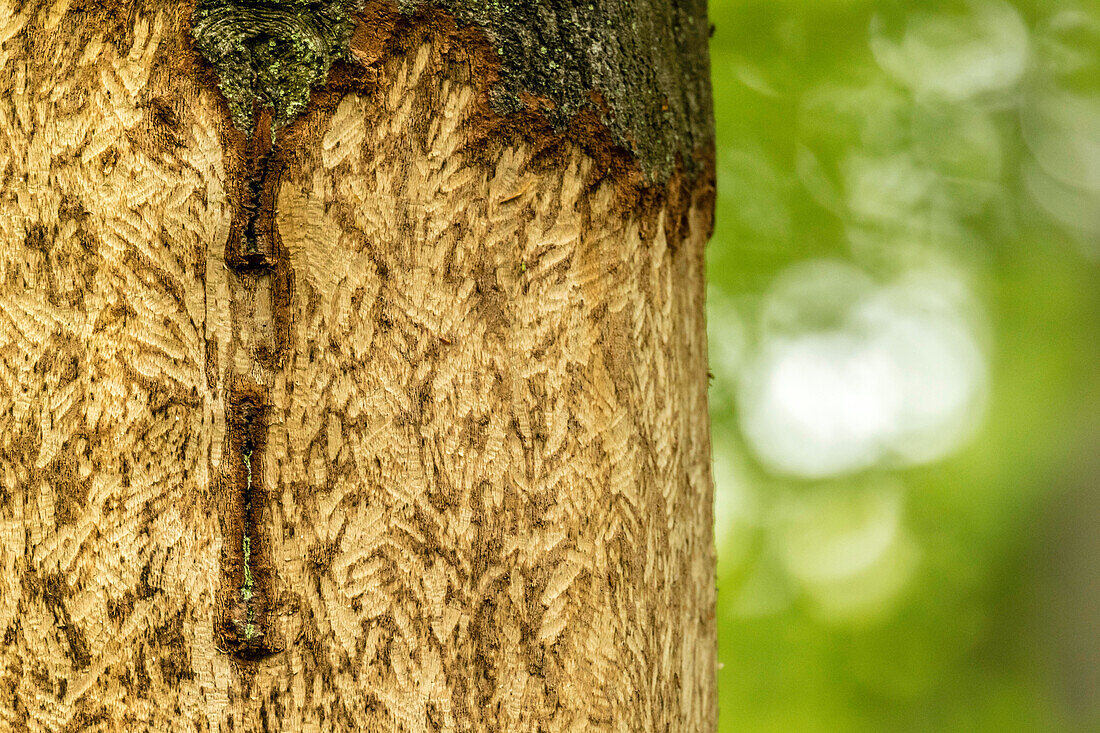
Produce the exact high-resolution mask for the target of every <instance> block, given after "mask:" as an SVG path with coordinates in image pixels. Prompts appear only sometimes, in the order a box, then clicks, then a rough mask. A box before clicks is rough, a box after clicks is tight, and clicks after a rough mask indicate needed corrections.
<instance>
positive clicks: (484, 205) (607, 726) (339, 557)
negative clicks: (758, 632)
mask: <svg viewBox="0 0 1100 733" xmlns="http://www.w3.org/2000/svg"><path fill="white" fill-rule="evenodd" d="M77 6H78V3H75V2H74V3H72V4H70V3H68V2H65V1H64V0H62V1H61V2H58V3H56V4H53V5H50V4H45V3H37V2H28V3H25V4H23V5H21V6H16V5H13V4H12V3H11V2H10V0H0V44H2V45H0V632H2V633H3V635H4V641H5V643H4V645H3V647H2V648H0V729H10V730H31V731H47V730H48V731H59V730H112V731H113V730H141V729H146V728H148V729H156V730H219V731H229V730H237V731H241V730H261V729H264V726H266V729H270V730H281V731H309V730H408V731H430V730H456V731H465V730H494V731H535V730H548V731H572V730H616V731H618V730H621V731H657V730H676V731H705V730H711V729H713V727H714V720H715V719H714V716H715V701H714V665H715V657H714V655H715V651H714V631H715V627H714V618H713V611H714V555H713V542H712V536H711V498H712V497H711V492H712V490H711V483H710V471H709V448H708V443H709V440H708V426H707V413H706V377H705V375H706V348H705V333H704V325H703V245H704V241H705V238H706V234H707V230H708V227H709V213H710V212H709V210H708V209H707V206H708V204H707V203H706V202H700V203H699V204H698V205H696V206H693V207H692V208H690V210H689V213H688V218H689V224H690V226H689V229H688V231H687V233H686V236H685V237H684V238H683V240H682V241H680V242H678V243H676V244H677V246H676V247H675V248H670V247H669V242H668V238H667V237H666V235H665V220H664V217H663V216H662V215H660V213H659V212H649V211H638V212H623V211H621V208H620V207H618V206H617V205H616V196H615V194H616V191H615V189H614V186H615V184H614V183H613V182H610V181H605V182H604V183H601V184H599V185H596V186H595V187H594V188H590V187H589V186H587V185H586V184H585V181H587V180H591V177H590V176H589V175H588V174H589V173H590V168H591V166H592V165H593V162H592V160H591V159H589V158H588V157H586V156H585V155H584V154H583V153H582V152H581V151H580V149H579V148H577V149H569V150H567V154H566V156H565V162H564V163H563V164H562V165H561V166H559V167H558V168H557V169H556V170H551V171H547V170H546V169H545V167H539V166H535V165H534V164H533V163H532V160H531V159H532V155H533V153H532V150H531V149H530V148H529V147H527V146H526V145H524V144H521V143H516V144H514V145H509V146H505V147H504V148H503V150H502V151H501V152H500V153H499V155H497V156H495V159H494V160H493V161H491V162H490V163H489V164H486V163H484V162H478V163H473V162H471V161H468V160H466V159H465V157H464V155H463V153H462V152H461V151H462V144H463V142H464V140H465V137H466V134H467V133H466V129H467V123H468V121H469V119H470V118H471V116H472V115H473V114H474V111H475V105H476V102H477V95H478V91H477V86H476V85H475V84H474V83H473V82H472V80H470V79H468V78H467V76H466V75H467V74H468V70H467V69H465V68H463V67H462V66H460V65H449V64H446V63H444V61H443V58H442V56H440V55H439V52H438V49H437V47H436V46H435V45H432V44H430V43H428V44H425V45H423V46H421V47H420V48H419V49H418V50H416V51H415V52H414V53H410V54H408V55H403V56H398V57H395V58H391V59H389V60H388V61H386V62H385V64H384V66H383V67H382V71H381V75H380V81H379V84H380V87H379V89H380V91H379V92H378V93H377V94H369V93H366V92H364V93H363V94H349V95H347V96H346V97H344V98H343V99H342V100H340V101H339V103H338V105H336V106H335V109H329V110H327V111H325V110H320V109H319V110H315V111H314V112H312V113H311V114H310V117H309V118H308V119H307V120H305V121H304V123H303V129H304V130H305V132H303V133H302V134H301V135H299V136H298V137H297V138H295V142H294V144H295V145H296V146H297V147H296V149H295V153H294V156H293V162H294V165H292V166H288V168H287V169H286V171H285V172H284V173H283V174H282V178H281V181H280V184H279V187H278V193H277V204H276V211H277V214H276V226H277V228H278V232H279V235H280V237H281V242H282V245H281V246H282V252H281V253H280V254H281V256H283V257H284V258H285V264H286V266H287V267H288V268H289V273H290V277H291V280H292V283H293V287H292V289H291V296H292V297H291V299H290V301H289V304H288V305H287V306H286V309H287V314H286V315H287V316H288V321H287V322H288V324H289V325H288V328H289V332H288V336H287V339H286V343H285V344H284V345H283V346H282V347H281V349H275V351H277V352H278V354H277V358H276V359H274V360H273V361H272V360H268V361H265V360H264V359H262V358H258V357H257V353H256V347H257V345H263V344H268V346H264V348H272V347H270V344H269V342H270V340H271V338H273V337H271V336H270V334H263V333H259V331H260V330H262V329H264V328H273V327H274V326H273V325H272V324H274V323H275V320H276V319H275V315H274V310H276V309H277V308H278V307H281V306H279V305H278V304H273V302H272V297H271V295H270V293H271V286H270V285H265V281H264V278H265V277H268V276H266V275H264V276H258V277H256V276H248V277H249V278H251V279H248V280H246V279H245V276H244V275H242V274H241V273H240V272H237V271H234V270H233V269H232V267H230V266H229V264H227V263H226V261H225V254H226V253H225V243H226V240H227V238H228V237H229V231H230V226H231V223H232V217H233V211H232V206H231V202H230V199H229V196H228V194H227V190H229V188H230V180H229V179H230V176H231V175H233V173H232V172H231V170H230V169H231V168H232V166H230V165H229V163H228V158H227V157H226V153H225V149H224V147H223V145H224V132H225V125H226V124H227V122H226V119H225V115H224V109H223V107H222V106H221V102H220V100H219V99H218V98H217V95H216V91H214V90H213V89H212V88H211V87H210V86H209V85H208V84H205V83H204V82H202V81H200V80H199V79H198V78H197V77H196V75H195V74H193V73H181V71H180V67H179V58H181V55H182V54H185V53H186V40H185V36H184V34H183V31H182V30H181V29H182V28H185V27H186V26H185V24H184V23H181V21H180V18H179V12H180V11H179V10H178V9H177V8H176V6H174V5H173V6H169V5H168V4H167V3H164V4H157V3H150V4H148V5H145V4H136V5H133V6H130V7H132V17H123V18H121V19H118V20H117V25H115V26H108V25H107V21H105V20H104V16H101V15H96V14H95V13H94V12H87V13H77V12H74V11H76V10H79V9H81V8H80V7H77ZM158 8H159V10H158ZM120 28H121V29H122V30H120ZM241 378H247V379H248V380H250V381H251V382H252V383H254V384H256V385H258V386H259V387H261V388H262V389H263V390H265V391H266V395H267V398H268V400H269V408H268V410H269V428H268V433H267V444H266V446H265V447H264V450H263V457H262V460H263V461H264V463H263V471H262V473H261V474H259V475H261V476H262V480H263V482H264V486H263V489H264V490H265V492H266V498H265V507H266V509H265V514H264V516H263V522H262V529H263V531H264V532H265V533H266V534H265V537H266V542H267V543H268V546H267V549H266V550H265V551H266V552H268V553H269V554H270V561H271V567H272V572H273V574H274V575H273V577H274V580H273V584H274V587H273V592H272V598H271V602H272V604H273V606H272V608H273V610H272V616H271V619H270V624H269V629H268V633H270V634H272V635H273V637H274V638H277V639H278V641H279V646H280V647H281V648H283V651H280V652H278V653H275V654H273V655H271V656H267V657H265V658H264V659H262V660H259V661H241V660H238V659H236V658H234V657H233V656H232V655H230V654H227V653H225V651H224V650H223V649H220V648H219V647H223V646H224V645H223V643H222V640H221V637H220V635H219V632H218V627H217V623H218V613H219V611H218V603H219V600H218V599H219V594H220V593H224V592H225V590H224V588H222V584H223V578H224V577H225V576H224V575H223V571H224V568H223V537H224V534H225V527H224V521H219V512H221V513H222V519H223V520H224V512H225V502H226V497H225V495H224V487H225V486H226V481H227V477H228V476H229V475H230V474H231V473H232V470H233V467H232V466H229V465H227V459H226V455H227V453H226V451H227V448H228V445H229V442H228V435H227V405H226V398H227V390H228V389H229V388H230V386H231V384H232V383H233V382H234V380H237V379H241Z"/></svg>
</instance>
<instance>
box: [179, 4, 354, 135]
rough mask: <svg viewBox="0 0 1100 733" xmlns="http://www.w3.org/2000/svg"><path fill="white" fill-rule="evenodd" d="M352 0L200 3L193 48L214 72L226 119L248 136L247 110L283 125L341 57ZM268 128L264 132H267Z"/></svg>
mask: <svg viewBox="0 0 1100 733" xmlns="http://www.w3.org/2000/svg"><path fill="white" fill-rule="evenodd" d="M360 5H361V2H360V0H268V1H266V2H265V1H263V0H200V1H199V4H198V7H196V8H195V14H194V17H193V22H192V29H191V32H192V36H193V37H194V40H195V47H196V48H197V49H198V50H199V52H200V53H202V55H203V56H204V57H205V58H206V60H207V61H209V62H210V63H211V64H212V65H213V66H214V68H215V69H216V70H217V72H218V76H219V77H220V84H219V86H220V88H221V91H222V94H223V95H224V96H225V99H226V101H227V102H228V104H229V113H230V116H231V117H232V119H233V124H234V125H236V126H237V127H238V128H240V129H241V130H244V131H245V132H249V133H251V131H252V128H253V126H254V124H255V118H254V114H255V112H254V110H255V108H256V105H259V107H261V108H264V107H269V108H271V109H272V117H273V121H274V127H277V126H282V125H286V124H287V123H289V122H290V121H292V120H293V119H294V118H295V117H297V116H298V115H299V114H300V113H301V112H302V111H303V110H304V109H305V107H306V105H307V104H308V102H309V95H310V91H311V90H312V89H313V88H314V87H316V86H319V85H321V84H323V83H324V81H325V78H326V76H327V75H328V70H329V67H331V66H332V64H333V62H335V61H336V60H338V59H342V58H346V57H347V54H348V44H349V40H350V38H351V32H352V29H353V27H354V15H355V13H356V11H357V10H358V8H359V6H360ZM274 127H273V129H272V133H273V134H274Z"/></svg>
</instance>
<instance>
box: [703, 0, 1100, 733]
mask: <svg viewBox="0 0 1100 733" xmlns="http://www.w3.org/2000/svg"><path fill="white" fill-rule="evenodd" d="M710 14H711V22H712V23H713V24H714V26H715V32H714V35H713V38H712V45H711V63H712V74H713V79H714V93H715V104H716V116H717V126H718V131H717V132H718V149H717V174H718V211H717V223H716V229H715V234H714V238H713V240H712V242H711V244H710V245H709V250H708V268H709V306H708V308H709V312H708V318H709V331H710V350H711V364H712V371H713V374H714V379H713V381H712V385H711V413H712V421H713V442H714V455H715V481H716V489H717V506H716V538H717V542H718V548H719V576H718V594H719V595H718V599H719V600H718V632H719V662H720V664H721V665H722V667H721V669H720V671H719V673H718V679H719V682H718V684H719V709H720V713H719V721H720V722H719V729H720V730H721V731H730V732H732V731H737V732H738V733H753V732H757V731H759V732H765V731H768V732H771V731H775V732H779V731H783V732H787V731H823V732H826V731H1092V730H1100V691H1097V690H1096V689H1093V688H1092V684H1093V683H1100V678H1098V677H1097V674H1098V673H1097V669H1096V668H1097V667H1100V608H1096V607H1093V605H1092V604H1093V602H1095V603H1098V604H1100V596H1098V592H1097V588H1098V587H1100V557H1095V556H1093V555H1095V554H1096V553H1090V552H1089V548H1095V547H1096V544H1095V543H1091V544H1090V542H1088V541H1082V540H1081V539H1080V535H1081V534H1082V533H1084V536H1085V537H1086V538H1087V537H1088V536H1089V533H1090V532H1092V533H1094V534H1097V535H1100V516H1098V515H1097V514H1096V511H1097V510H1096V507H1098V506H1100V501H1094V498H1095V496H1096V492H1098V491H1100V465H1098V464H1097V463H1096V462H1095V461H1094V460H1093V458H1092V457H1093V456H1094V455H1097V454H1100V410H1098V407H1100V379H1097V377H1098V376H1100V366H1098V365H1100V266H1098V263H1097V258H1098V257H1100V4H1098V3H1096V2H1071V1H1070V0H1018V1H1017V2H1011V3H1010V2H1007V1H1006V0H951V1H949V2H948V1H943V2H941V1H940V0H927V1H925V2H920V3H906V2H890V1H887V0H877V1H876V0H711V7H710ZM930 274H931V277H929V275H930ZM929 282H935V283H939V284H938V285H936V286H935V287H931V286H929V287H926V284H927V283H929ZM914 283H916V285H914ZM921 283H925V285H921ZM944 283H946V285H944ZM921 288H925V289H924V290H921ZM945 293H947V294H946V295H945ZM883 303H885V304H886V306H883ZM971 353H974V354H977V355H978V357H977V361H978V362H980V363H975V359H974V358H972V357H970V356H968V355H969V354H971ZM780 372H781V373H780ZM799 390H803V391H805V393H806V394H805V395H803V394H802V392H800V391H799ZM943 395H949V396H951V399H947V397H943ZM940 397H943V400H941V402H942V405H941V404H940V403H939V402H937V400H938V399H939V398H940ZM887 398H890V399H892V400H894V402H891V403H890V404H889V405H886V406H884V402H885V401H887ZM895 403H896V404H895ZM807 404H809V405H810V406H809V407H806V405H807ZM887 408H889V409H887ZM815 451H816V452H815ZM842 451H847V453H844V455H840V453H841V452H842ZM834 459H835V460H834ZM1082 523H1083V524H1082ZM1082 548H1084V549H1082ZM1090 589H1091V590H1090Z"/></svg>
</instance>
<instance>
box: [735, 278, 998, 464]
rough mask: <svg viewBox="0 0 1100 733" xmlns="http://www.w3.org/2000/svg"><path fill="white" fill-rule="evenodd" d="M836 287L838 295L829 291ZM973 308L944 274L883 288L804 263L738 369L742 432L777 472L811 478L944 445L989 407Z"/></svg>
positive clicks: (774, 301) (933, 455)
mask: <svg viewBox="0 0 1100 733" xmlns="http://www.w3.org/2000/svg"><path fill="white" fill-rule="evenodd" d="M800 283H801V285H802V287H799V284H800ZM830 286H831V288H832V291H831V292H833V295H832V296H829V295H824V294H822V293H825V292H827V291H830ZM808 293H809V294H813V293H819V294H821V295H819V296H818V297H817V298H807V294H808ZM975 308H976V306H974V305H973V301H972V299H971V298H969V296H968V293H967V291H966V289H965V287H963V285H962V284H961V283H960V282H959V281H958V280H957V279H954V278H952V277H950V276H949V275H944V274H940V273H913V274H910V275H908V276H906V277H903V278H902V279H900V280H899V281H897V282H895V283H893V284H890V285H887V286H883V287H877V286H874V285H872V284H869V279H868V278H866V276H865V275H863V274H862V273H861V272H860V271H859V270H858V269H856V268H854V267H851V266H847V265H844V264H842V263H836V262H828V261H827V262H821V261H815V262H810V263H805V264H803V265H800V266H797V267H796V268H794V271H793V272H792V273H788V275H786V276H785V277H783V278H781V281H780V282H779V283H778V284H777V287H776V288H775V289H773V291H772V292H771V293H770V294H769V297H768V303H767V304H766V306H765V308H764V313H765V319H764V320H765V326H764V328H763V332H762V334H761V341H760V344H759V347H758V348H757V350H756V351H755V353H753V354H752V355H751V356H750V357H749V358H747V359H746V362H745V365H744V368H743V370H742V376H741V380H740V384H739V389H738V408H739V413H738V414H739V418H740V424H741V429H742V433H743V435H744V437H745V439H746V442H747V443H748V445H749V447H750V448H751V449H752V451H753V452H754V454H755V455H756V457H757V458H758V460H759V461H760V462H761V463H762V464H763V465H764V466H765V467H766V468H768V469H769V470H770V471H772V472H773V473H777V474H783V475H790V476H795V477H799V478H806V479H821V478H829V477H835V476H841V475H845V474H852V473H856V472H859V471H862V470H866V469H869V468H872V467H875V466H884V467H899V466H908V465H916V464H921V463H928V462H931V461H935V460H938V459H940V458H942V457H944V456H946V455H948V454H949V453H950V452H952V451H953V450H955V449H956V448H958V447H959V446H960V445H961V444H962V443H963V442H964V441H965V440H966V439H967V438H968V437H969V436H970V435H971V434H972V433H973V431H974V429H975V428H976V427H977V426H978V424H979V422H980V420H981V417H982V414H983V413H984V406H985V402H986V393H987V388H988V368H987V365H986V358H985V355H984V353H983V350H982V349H981V347H980V344H979V339H978V334H977V329H976V328H975V327H974V326H973V325H972V321H973V320H974V316H975V314H974V309H975ZM775 313H781V314H783V318H782V319H777V318H776V317H775V315H774V314H775ZM768 314H771V315H768ZM800 314H801V315H800ZM797 323H801V324H803V326H802V330H801V331H799V330H797V328H796V327H795V325H794V324H797Z"/></svg>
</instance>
